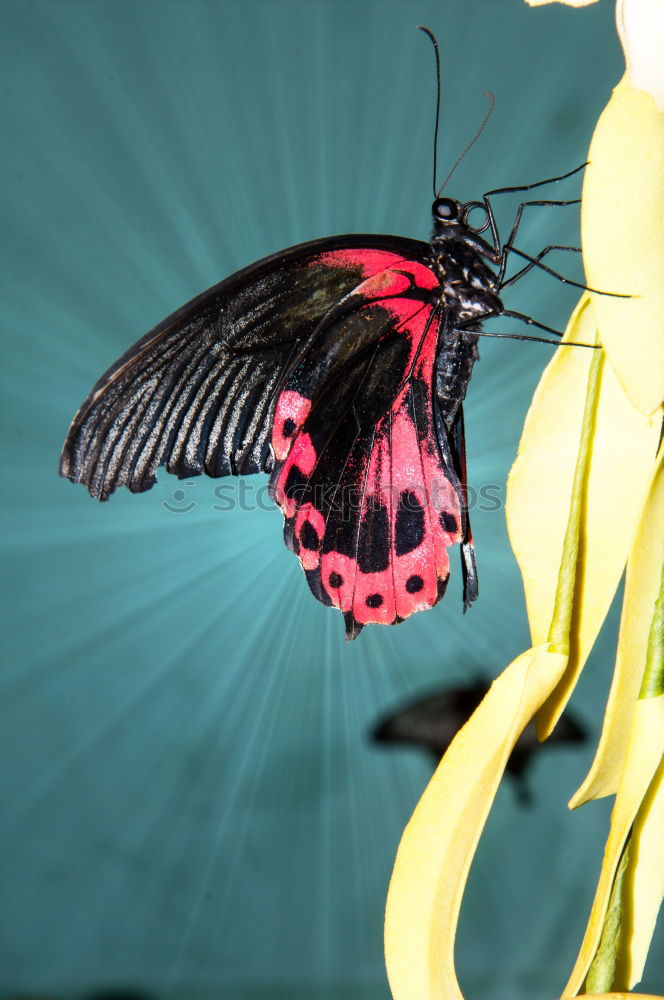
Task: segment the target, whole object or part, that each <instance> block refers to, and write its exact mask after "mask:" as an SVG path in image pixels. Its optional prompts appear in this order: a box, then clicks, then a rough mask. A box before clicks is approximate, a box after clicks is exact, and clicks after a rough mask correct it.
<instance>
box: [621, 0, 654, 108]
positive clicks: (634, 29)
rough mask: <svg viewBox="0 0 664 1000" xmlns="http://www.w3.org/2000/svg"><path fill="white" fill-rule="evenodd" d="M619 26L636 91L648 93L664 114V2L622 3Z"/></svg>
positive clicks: (633, 0) (640, 0) (639, 0)
mask: <svg viewBox="0 0 664 1000" xmlns="http://www.w3.org/2000/svg"><path fill="white" fill-rule="evenodd" d="M616 23H617V26H618V34H619V35H620V41H621V42H622V47H623V51H624V53H625V62H626V64H627V76H628V78H629V82H630V83H631V85H632V87H634V88H635V90H645V91H647V92H648V93H649V94H652V96H653V97H654V98H655V104H656V106H657V109H658V110H659V111H664V60H663V59H662V50H664V4H662V2H661V0H618V2H617V3H616Z"/></svg>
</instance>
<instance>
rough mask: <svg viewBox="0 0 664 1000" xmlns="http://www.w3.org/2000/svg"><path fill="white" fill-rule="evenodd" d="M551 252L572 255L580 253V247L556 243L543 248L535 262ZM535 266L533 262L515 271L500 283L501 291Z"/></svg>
mask: <svg viewBox="0 0 664 1000" xmlns="http://www.w3.org/2000/svg"><path fill="white" fill-rule="evenodd" d="M552 250H568V251H570V252H572V253H581V247H568V246H562V245H561V244H558V243H552V244H550V245H549V246H547V247H544V249H543V250H541V251H540V252H539V253H538V254H537V256H536V257H535V260H537V261H538V262H539V261H540V260H542V258H543V257H546V255H547V254H548V253H551V251H552ZM536 266H537V265H536V264H535V263H534V262H533V261H531V262H530V263H528V264H526V266H525V267H522V268H521V269H520V270H519V271H517V272H516V274H513V275H512V277H511V278H508V279H507V281H502V282H501V283H500V286H499V287H500V289H501V291H502V289H503V288H507V286H508V285H513V284H514V283H515V282H516V281H518V280H519V279H520V278H523V276H524V275H525V274H528V271H530V270H532V268H533V267H536Z"/></svg>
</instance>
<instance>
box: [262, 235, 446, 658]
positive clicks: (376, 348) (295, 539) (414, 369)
mask: <svg viewBox="0 0 664 1000" xmlns="http://www.w3.org/2000/svg"><path fill="white" fill-rule="evenodd" d="M337 254H338V255H339V256H342V255H343V256H345V257H346V258H347V259H349V260H350V258H351V257H354V258H355V259H359V260H360V261H361V259H362V251H359V252H356V253H355V254H354V253H353V252H352V251H351V252H348V251H337ZM334 256H335V252H334V251H332V252H330V253H329V254H326V255H325V257H326V259H327V260H330V261H332V259H333V258H334ZM373 263H374V265H375V263H377V258H376V257H375V256H374V259H373ZM381 263H382V265H383V266H382V268H381V270H379V271H375V272H374V273H373V274H371V275H370V276H369V277H368V278H366V279H365V280H364V281H363V282H361V283H360V284H358V286H357V287H356V288H355V289H353V290H352V291H351V292H350V293H348V294H347V295H346V296H345V297H344V298H343V299H342V300H341V301H340V302H339V303H338V304H337V305H336V306H335V307H334V308H333V309H332V310H330V311H329V312H328V313H327V314H326V316H325V317H324V318H323V320H322V321H321V323H320V324H319V326H318V329H317V331H316V333H315V335H314V336H313V337H312V338H311V340H310V341H309V342H308V344H307V346H306V349H305V350H303V351H302V354H301V357H300V359H299V361H298V363H297V365H296V366H295V367H294V368H293V369H292V371H291V372H290V374H289V377H288V379H287V380H286V382H285V383H284V386H283V388H282V390H281V392H280V394H279V396H278V398H277V402H276V408H275V415H274V424H273V433H272V443H273V449H274V454H275V467H274V470H273V472H272V477H271V491H272V495H273V496H274V498H275V499H276V501H277V502H278V503H279V505H280V506H281V508H282V510H283V512H284V516H285V528H284V536H285V540H286V544H287V545H288V546H289V548H291V549H292V550H293V551H294V552H295V553H296V554H297V555H298V557H299V559H300V562H301V563H302V566H303V568H304V570H305V572H306V574H307V579H308V581H309V585H310V587H311V590H312V592H313V593H314V595H315V596H316V597H317V598H318V599H319V600H321V601H323V602H324V603H326V604H331V605H334V606H335V607H337V608H338V609H339V610H341V611H342V612H343V613H344V615H345V618H346V628H347V635H348V636H349V637H350V638H353V637H354V636H355V635H357V634H358V632H359V630H360V629H361V627H362V626H363V625H365V624H368V623H376V624H393V623H395V622H398V621H402V620H403V619H404V618H406V617H408V616H409V615H410V614H412V613H413V612H415V611H419V610H422V609H424V608H428V607H432V606H433V605H434V604H435V603H436V602H437V601H438V600H440V597H441V596H442V594H443V592H444V589H445V585H446V583H447V579H448V577H449V559H448V554H447V549H448V547H449V546H450V545H452V544H454V543H455V542H458V541H460V540H462V538H463V535H464V524H463V523H462V509H461V506H462V505H461V500H460V495H459V483H458V479H457V477H456V475H455V473H454V469H453V456H452V454H451V453H450V450H449V446H448V440H447V436H446V435H445V434H443V435H440V434H439V432H438V429H437V427H436V423H435V418H434V401H433V386H434V384H435V363H436V353H437V344H438V337H439V333H440V325H441V323H442V322H443V321H444V309H443V308H442V306H441V303H440V301H439V297H438V295H437V289H438V280H437V278H436V276H435V275H434V274H433V272H432V271H431V270H430V269H429V267H427V266H426V264H424V263H423V262H421V261H414V260H412V259H411V260H403V259H402V260H398V259H395V257H394V256H392V258H391V259H390V257H389V255H387V254H386V255H385V256H384V257H383V259H382V261H381Z"/></svg>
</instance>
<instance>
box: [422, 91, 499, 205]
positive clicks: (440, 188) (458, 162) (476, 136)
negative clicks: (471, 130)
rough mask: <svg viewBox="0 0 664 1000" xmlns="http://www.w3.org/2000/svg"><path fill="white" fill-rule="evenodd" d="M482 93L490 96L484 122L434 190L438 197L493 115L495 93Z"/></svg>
mask: <svg viewBox="0 0 664 1000" xmlns="http://www.w3.org/2000/svg"><path fill="white" fill-rule="evenodd" d="M482 93H483V94H484V96H485V97H488V98H489V110H488V111H487V113H486V114H485V116H484V121H483V122H482V124H481V125H480V127H479V128H478V130H477V132H476V133H475V135H474V137H473V138H472V139H471V140H470V142H469V143H468V145H467V146H466V148H465V149H464V151H463V153H461V155H460V156H458V157H457V159H456V161H455V163H454V166H453V167H452V169H451V170H450V172H449V174H448V175H447V177H446V178H445V180H444V181H443V183H442V184H441V185H440V187H439V188H438V190H437V191H434V195H435V197H436V198H438V197H439V195H440V192H441V191H442V190H443V188H444V187H445V185H446V184H447V182H448V181H449V179H450V177H451V176H452V174H453V173H454V171H455V170H456V168H457V167H458V166H459V164H460V163H461V161H462V160H463V158H464V156H465V155H466V153H467V152H468V150H469V149H471V148H472V147H473V146H474V145H475V143H476V142H477V140H478V139H479V137H480V136H481V135H482V132H483V131H484V129H485V127H486V123H487V122H488V120H489V118H490V117H491V112H492V111H493V106H494V104H495V103H496V97H495V94H492V93H491V91H490V90H483V91H482Z"/></svg>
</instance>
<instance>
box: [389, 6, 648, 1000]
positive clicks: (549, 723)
mask: <svg viewBox="0 0 664 1000" xmlns="http://www.w3.org/2000/svg"><path fill="white" fill-rule="evenodd" d="M529 2H532V3H536V2H537V0H529ZM542 2H544V0H542ZM575 5H576V6H578V5H580V4H578V3H577V4H575ZM662 10H664V4H661V3H659V0H622V2H619V5H618V23H619V28H620V34H621V39H622V40H623V43H624V45H625V48H626V52H627V66H628V72H627V74H626V77H625V79H623V80H622V81H621V83H620V84H619V85H618V86H617V87H616V89H615V91H614V93H613V96H612V98H611V100H610V101H609V104H608V106H607V108H606V109H605V111H604V113H603V114H602V116H601V118H600V120H599V122H598V125H597V129H596V131H595V135H594V137H593V141H592V144H591V149H590V153H589V161H590V162H589V166H588V168H587V171H586V177H585V181H584V190H583V205H582V239H583V251H584V263H585V267H586V273H587V277H588V282H589V284H590V286H591V287H593V288H600V289H603V290H606V291H610V292H616V293H623V294H625V295H627V296H629V297H627V298H616V297H612V296H606V295H594V294H590V293H585V294H584V295H583V296H582V298H581V301H580V302H579V305H578V306H577V308H576V310H575V312H574V314H573V315H572V318H571V320H570V323H569V325H568V329H567V331H566V334H565V338H564V339H565V340H571V341H575V342H583V343H587V344H595V343H597V344H599V345H601V348H602V350H601V351H600V350H596V351H591V350H587V351H584V350H581V349H572V348H570V349H564V348H562V349H561V350H559V351H558V352H557V353H556V356H555V357H554V359H553V360H552V362H551V364H550V365H549V366H548V368H547V370H546V371H545V373H544V375H543V377H542V380H541V382H540V384H539V386H538V388H537V391H536V393H535V396H534V398H533V402H532V405H531V408H530V411H529V413H528V417H527V419H526V424H525V427H524V432H523V436H522V439H521V443H520V447H519V455H518V458H517V460H516V462H515V464H514V467H513V469H512V472H511V474H510V480H509V490H508V507H507V517H508V527H509V530H510V538H511V542H512V547H513V549H514V552H515V555H516V557H517V560H518V563H519V567H520V569H521V573H522V576H523V580H524V588H525V593H526V602H527V608H528V617H529V622H530V627H531V635H532V643H533V646H532V648H531V649H530V650H528V651H527V652H525V653H523V654H522V655H521V656H520V657H518V658H517V659H516V660H515V661H514V662H513V663H512V664H510V666H509V667H507V669H506V670H505V671H504V672H503V673H502V674H501V675H500V677H499V678H498V679H497V680H496V681H495V682H494V684H493V685H492V687H491V689H490V691H489V693H488V694H487V696H486V698H485V699H484V701H483V702H482V704H481V705H480V706H479V708H478V709H477V711H476V712H475V714H474V715H473V717H472V718H471V719H470V720H469V722H468V723H467V724H466V726H464V728H463V729H462V730H461V731H460V732H459V733H458V735H457V737H456V738H455V740H454V741H453V743H452V745H451V746H450V748H449V750H448V752H447V753H446V755H445V757H444V758H443V760H442V761H441V763H440V765H439V767H438V769H437V771H436V773H435V774H434V776H433V778H432V779H431V782H430V783H429V786H428V787H427V789H426V791H425V793H424V795H423V796H422V798H421V800H420V802H419V804H418V806H417V808H416V810H415V812H414V814H413V816H412V818H411V820H410V823H409V824H408V826H407V828H406V830H405V832H404V835H403V838H402V841H401V844H400V847H399V851H398V854H397V859H396V863H395V867H394V872H393V875H392V880H391V883H390V889H389V894H388V901H387V910H386V921H385V953H386V964H387V970H388V978H389V982H390V986H391V989H392V995H393V997H394V1000H413V998H417V1000H462V994H461V991H460V989H459V986H458V983H457V979H456V975H455V971H454V937H455V933H456V926H457V921H458V916H459V910H460V906H461V900H462V896H463V890H464V887H465V882H466V879H467V875H468V871H469V868H470V864H471V862H472V858H473V855H474V852H475V849H476V846H477V843H478V840H479V837H480V835H481V833H482V829H483V827H484V823H485V821H486V817H487V815H488V812H489V810H490V808H491V804H492V802H493V798H494V796H495V792H496V789H497V786H498V783H499V780H500V777H501V776H502V772H503V770H504V767H505V763H506V761H507V758H508V756H509V753H510V750H511V748H512V747H513V745H514V743H515V742H516V740H517V739H518V736H519V734H520V733H521V731H522V729H523V728H524V727H525V725H526V724H527V723H528V721H529V720H530V719H531V718H532V717H533V716H534V715H537V720H538V731H539V734H540V737H541V738H545V737H546V736H547V735H548V734H549V733H550V732H551V730H552V729H553V727H554V726H555V724H556V721H557V719H558V718H559V716H560V714H561V712H562V711H563V709H564V706H565V704H566V702H567V699H568V698H569V696H570V694H571V692H572V690H573V688H574V686H575V684H576V681H577V679H578V676H579V674H580V672H581V670H582V668H583V665H584V663H585V660H586V658H587V656H588V653H589V652H590V649H591V648H592V645H593V643H594V642H595V639H596V637H597V634H598V632H599V630H600V628H601V625H602V622H603V621H604V618H605V616H606V614H607V611H608V609H609V605H610V603H611V601H612V598H613V596H614V594H615V591H616V588H617V586H618V584H619V581H620V578H621V576H622V573H623V570H624V568H625V564H626V563H627V565H628V574H627V584H626V590H625V602H624V607H623V616H622V620H621V631H620V639H619V646H618V654H617V660H616V672H615V676H614V681H613V686H612V690H611V695H610V698H609V703H608V706H607V712H606V716H605V722H604V729H603V733H602V737H601V740H600V744H599V748H598V752H597V755H596V758H595V761H594V763H593V766H592V768H591V771H590V774H589V775H588V778H587V779H586V781H585V782H584V784H583V786H582V788H581V789H580V790H579V792H577V794H576V796H575V797H574V799H573V800H572V803H571V805H572V806H577V805H580V804H581V803H582V802H585V801H587V800H588V799H590V798H596V797H599V796H601V795H607V794H616V802H615V807H614V811H613V815H612V823H611V830H610V834H609V839H608V842H607V845H606V850H605V854H604V861H603V865H602V872H601V875H600V880H599V884H598V889H597V894H596V897H595V902H594V904H593V909H592V913H591V916H590V920H589V923H588V928H587V931H586V935H585V937H584V940H583V943H582V946H581V950H580V953H579V957H578V959H577V962H576V964H575V967H574V969H573V971H572V974H571V977H570V979H569V982H568V983H567V986H566V987H565V989H564V991H563V996H566V997H568V996H574V995H576V994H578V993H579V992H580V991H582V990H584V991H587V992H594V991H596V992H600V991H602V990H607V989H612V988H618V989H629V988H631V986H632V985H633V984H634V983H636V982H638V980H639V979H640V977H641V973H642V970H643V964H644V962H645V957H646V954H647V950H648V944H649V942H650V938H651V935H652V931H653V928H654V924H655V920H656V917H657V911H658V908H659V903H660V901H661V895H662V891H663V889H664V851H662V847H661V829H662V826H663V825H664V787H663V782H664V777H663V770H662V768H663V765H662V756H663V754H664V652H663V651H662V644H661V643H662V640H661V631H662V624H663V621H664V595H662V594H661V586H662V565H663V564H664V470H663V468H662V457H663V455H662V450H661V449H660V452H659V455H658V454H657V448H658V442H659V439H660V433H661V427H662V400H663V399H664V114H663V113H662V110H661V108H664V80H662V79H660V77H659V76H658V74H659V73H664V71H663V70H661V69H660V62H661V60H660V59H658V60H655V61H653V60H652V59H651V58H650V55H649V53H651V52H652V51H655V52H656V51H657V50H658V46H659V51H660V52H661V50H662V48H663V47H664V25H662V29H661V31H662V34H661V36H660V39H659V42H657V30H656V29H657V16H658V15H657V11H660V12H661V11H662ZM644 19H645V21H647V24H646V30H643V23H644ZM659 19H660V23H661V21H662V17H661V15H660V16H659ZM637 84H638V88H645V89H638V88H637ZM660 84H661V89H660ZM542 524H546V525H547V530H546V532H543V531H542ZM613 995H614V996H618V994H613Z"/></svg>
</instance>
